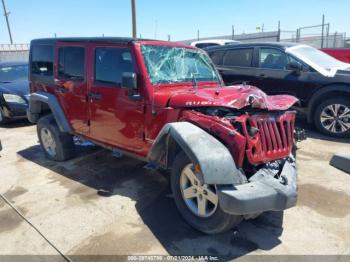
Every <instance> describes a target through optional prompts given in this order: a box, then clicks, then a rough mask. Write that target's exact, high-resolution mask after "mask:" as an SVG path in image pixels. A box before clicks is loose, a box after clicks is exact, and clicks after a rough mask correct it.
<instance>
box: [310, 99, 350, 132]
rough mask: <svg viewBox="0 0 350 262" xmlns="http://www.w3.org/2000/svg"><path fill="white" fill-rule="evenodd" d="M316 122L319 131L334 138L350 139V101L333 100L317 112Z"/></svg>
mask: <svg viewBox="0 0 350 262" xmlns="http://www.w3.org/2000/svg"><path fill="white" fill-rule="evenodd" d="M314 122H315V125H316V127H317V129H318V130H319V131H321V132H322V133H323V134H325V135H329V136H332V137H350V101H349V99H344V98H332V99H328V100H326V101H324V102H323V103H321V104H320V105H319V106H318V107H317V108H316V111H315V115H314Z"/></svg>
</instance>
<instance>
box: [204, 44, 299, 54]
mask: <svg viewBox="0 0 350 262" xmlns="http://www.w3.org/2000/svg"><path fill="white" fill-rule="evenodd" d="M296 45H300V44H299V43H292V42H256V43H235V44H232V45H223V46H213V47H208V48H205V50H206V51H207V52H209V51H215V50H226V49H233V48H240V47H258V46H265V47H278V48H288V47H292V46H296Z"/></svg>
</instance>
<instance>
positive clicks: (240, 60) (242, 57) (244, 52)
mask: <svg viewBox="0 0 350 262" xmlns="http://www.w3.org/2000/svg"><path fill="white" fill-rule="evenodd" d="M252 57H253V49H251V48H246V49H234V50H227V51H226V53H225V55H224V59H223V64H224V65H225V66H242V67H250V66H251V65H252Z"/></svg>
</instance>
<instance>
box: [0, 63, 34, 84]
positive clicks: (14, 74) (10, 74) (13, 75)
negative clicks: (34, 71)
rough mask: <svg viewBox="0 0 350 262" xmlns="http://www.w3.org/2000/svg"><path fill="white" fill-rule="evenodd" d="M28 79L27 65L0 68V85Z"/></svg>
mask: <svg viewBox="0 0 350 262" xmlns="http://www.w3.org/2000/svg"><path fill="white" fill-rule="evenodd" d="M26 79H28V65H6V66H0V83H7V82H14V81H21V80H26Z"/></svg>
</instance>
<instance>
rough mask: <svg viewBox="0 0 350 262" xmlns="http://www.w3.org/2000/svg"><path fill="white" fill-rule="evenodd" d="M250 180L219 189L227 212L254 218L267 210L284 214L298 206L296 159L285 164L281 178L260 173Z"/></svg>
mask: <svg viewBox="0 0 350 262" xmlns="http://www.w3.org/2000/svg"><path fill="white" fill-rule="evenodd" d="M258 173H259V174H258ZM250 181H251V182H250V183H247V184H242V185H237V186H234V187H233V188H219V190H218V194H219V202H220V206H221V208H222V209H223V210H224V211H225V212H227V213H230V214H233V215H251V214H256V213H261V212H265V211H281V210H285V209H287V208H290V207H293V206H295V204H296V201H297V172H296V167H295V159H294V157H293V156H290V157H289V158H288V159H287V160H286V161H285V162H284V164H283V167H282V171H281V173H280V175H279V179H277V178H274V177H273V176H272V175H270V174H266V173H265V174H264V173H263V172H259V171H258V172H257V173H256V174H255V175H253V176H252V178H251V179H250Z"/></svg>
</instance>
